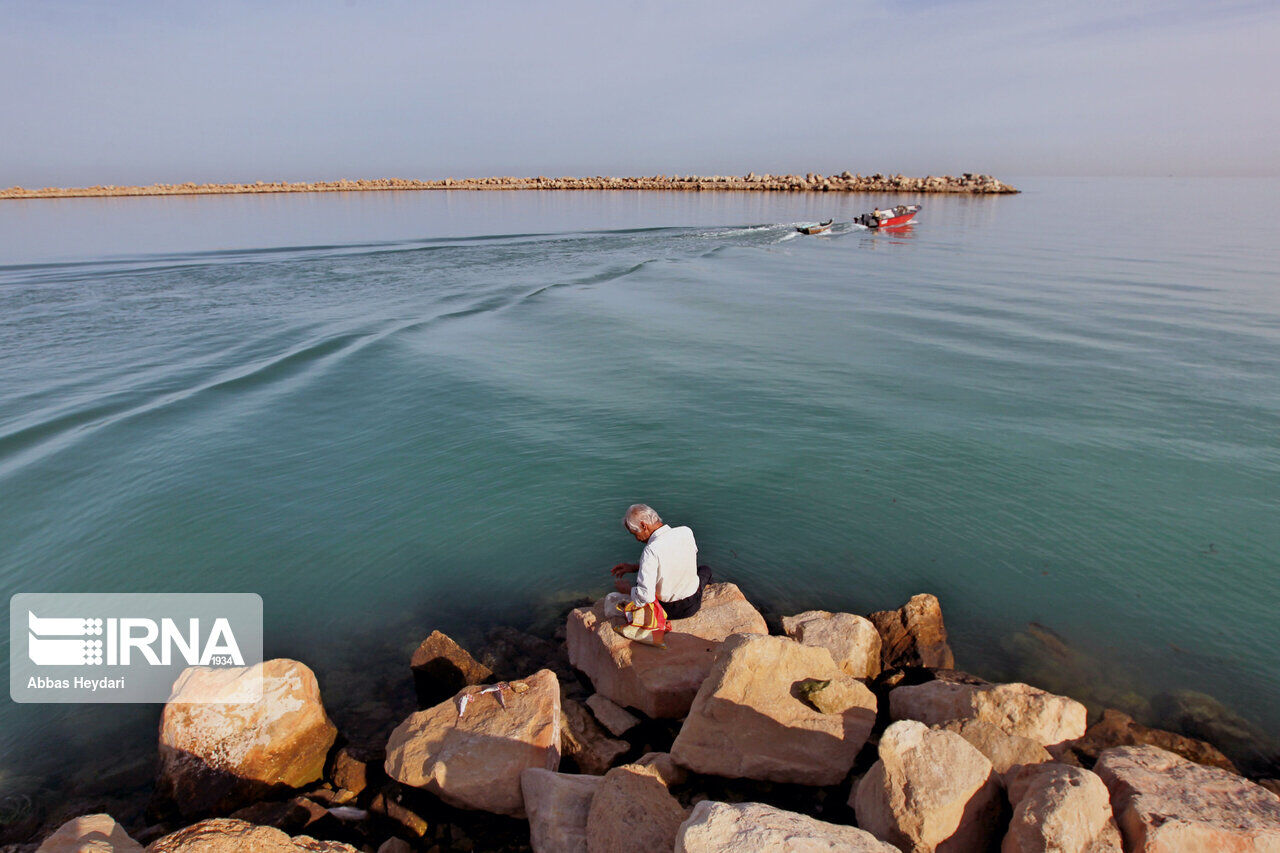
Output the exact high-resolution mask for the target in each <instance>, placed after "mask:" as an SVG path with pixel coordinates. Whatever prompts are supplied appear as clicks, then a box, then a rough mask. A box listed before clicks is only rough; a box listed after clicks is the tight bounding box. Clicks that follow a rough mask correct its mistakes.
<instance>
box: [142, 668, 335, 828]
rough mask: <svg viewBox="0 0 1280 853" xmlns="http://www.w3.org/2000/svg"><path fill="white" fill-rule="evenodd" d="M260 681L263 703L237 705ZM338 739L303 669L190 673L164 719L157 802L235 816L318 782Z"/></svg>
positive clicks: (184, 811)
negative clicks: (238, 810)
mask: <svg viewBox="0 0 1280 853" xmlns="http://www.w3.org/2000/svg"><path fill="white" fill-rule="evenodd" d="M259 677H260V678H261V680H262V682H261V683H262V695H261V698H260V699H259V700H258V701H256V702H244V701H238V702H237V701H236V700H237V699H239V700H243V698H244V697H245V695H246V685H247V684H249V683H251V682H254V681H256V680H257V679H258V678H259ZM193 700H199V701H193ZM217 703H220V704H217ZM337 733H338V730H337V728H336V727H335V726H334V725H333V723H332V722H330V720H329V717H328V715H327V714H326V713H325V710H324V703H323V702H321V700H320V686H319V684H318V683H317V682H316V677H315V674H314V673H313V672H312V671H311V670H310V669H309V668H308V667H307V666H306V665H305V664H302V663H299V662H298V661H295V660H288V659H287V658H276V659H274V660H269V661H265V662H263V663H260V664H257V665H255V666H252V667H243V668H235V669H200V668H195V667H193V668H191V669H188V670H186V671H184V672H183V674H182V675H181V676H180V677H179V678H178V681H177V683H176V684H175V685H174V689H173V697H172V698H171V699H170V700H169V702H168V703H167V704H166V705H165V706H164V711H163V712H162V713H161V716H160V769H159V775H158V778H157V780H156V795H157V797H159V798H160V800H161V801H162V802H163V801H167V802H169V803H172V804H173V805H175V806H176V808H177V810H178V811H179V813H181V814H182V815H184V816H192V815H201V814H225V813H227V812H230V811H234V810H235V809H236V808H239V807H240V806H242V805H245V804H247V803H250V802H254V801H256V800H259V799H263V798H264V797H266V796H268V795H269V794H271V793H273V792H276V791H280V790H284V789H290V788H300V787H302V786H304V785H308V784H310V783H312V782H314V781H316V780H317V779H319V778H320V777H321V775H322V773H323V771H324V765H325V759H326V757H327V756H328V754H329V748H330V747H332V746H333V741H334V738H335V737H337Z"/></svg>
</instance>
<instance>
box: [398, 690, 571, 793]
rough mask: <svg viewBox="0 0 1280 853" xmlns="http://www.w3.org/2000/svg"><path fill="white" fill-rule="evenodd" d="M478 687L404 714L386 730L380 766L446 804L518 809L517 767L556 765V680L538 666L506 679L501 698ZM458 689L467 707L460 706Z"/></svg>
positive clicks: (558, 696) (558, 762) (558, 740)
mask: <svg viewBox="0 0 1280 853" xmlns="http://www.w3.org/2000/svg"><path fill="white" fill-rule="evenodd" d="M484 689H486V688H483V687H480V686H471V687H466V688H464V689H463V690H462V691H461V692H460V693H459V694H458V695H457V696H455V697H454V698H453V699H450V700H448V701H446V702H441V703H440V704H439V705H436V706H435V707H433V708H428V709H427V710H425V711H418V712H417V713H414V714H410V715H409V717H408V718H407V719H405V721H404V722H403V723H401V724H400V725H399V726H397V727H396V730H395V731H394V732H392V733H391V738H390V739H389V740H388V741H387V759H386V763H385V765H384V766H385V767H386V771H387V775H388V776H390V777H391V778H392V779H395V780H396V781H397V782H401V783H403V784H405V785H409V786H411V787H414V788H423V789H425V790H428V791H431V792H432V793H434V794H436V795H437V796H438V797H440V799H442V800H444V801H445V802H446V803H449V804H450V805H453V806H457V807H459V808H464V809H476V810H480V811H487V812H494V813H496V814H505V815H511V816H513V817H524V796H523V795H522V794H521V791H520V774H521V773H522V772H524V770H526V769H527V768H529V767H541V768H544V769H546V770H555V769H556V768H557V767H559V766H560V720H561V716H560V685H559V682H558V680H557V679H556V675H555V673H554V672H552V671H551V670H549V669H544V670H540V671H538V672H537V673H535V674H534V675H532V676H530V677H529V678H526V679H523V680H522V681H517V682H511V687H510V689H505V690H503V691H502V693H501V700H500V699H499V694H497V693H483V694H482V693H481V692H480V691H481V690H484ZM517 691H522V692H517ZM463 697H467V701H466V703H465V705H466V710H465V711H464V712H462V713H459V711H460V709H461V708H462V705H463V704H464V703H463V701H462V699H463ZM504 702H505V707H504V704H503V703H504Z"/></svg>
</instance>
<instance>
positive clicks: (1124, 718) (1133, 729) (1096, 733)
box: [1064, 708, 1239, 773]
mask: <svg viewBox="0 0 1280 853" xmlns="http://www.w3.org/2000/svg"><path fill="white" fill-rule="evenodd" d="M1143 745H1149V746H1158V747H1160V748H1161V749H1167V750H1168V751H1169V752H1173V753H1176V754H1178V755H1181V756H1182V757H1183V758H1185V759H1187V760H1189V761H1194V762H1195V763H1197V764H1206V765H1208V766H1210V767H1220V768H1222V769H1223V770H1227V771H1229V772H1231V773H1238V772H1239V771H1238V770H1236V766H1235V765H1234V764H1232V763H1231V759H1229V758H1227V757H1226V756H1225V755H1223V754H1222V752H1221V751H1220V750H1219V749H1218V748H1217V747H1216V746H1214V745H1213V744H1211V743H1206V742H1205V741H1202V740H1196V739H1195V738H1190V737H1187V736H1186V735H1180V734H1177V733H1176V732H1168V731H1164V730H1163V729H1153V728H1150V727H1148V726H1144V725H1142V724H1141V723H1139V722H1137V721H1136V720H1134V719H1133V717H1130V716H1129V715H1128V714H1126V713H1124V712H1123V711H1117V710H1115V709H1114V708H1108V709H1106V710H1105V711H1103V712H1102V719H1100V720H1099V721H1098V722H1096V723H1094V724H1093V725H1091V726H1089V729H1088V731H1086V732H1085V733H1084V737H1082V738H1080V739H1079V740H1073V741H1071V742H1070V743H1067V744H1064V747H1065V748H1068V749H1070V751H1071V752H1072V753H1074V754H1075V755H1076V756H1077V757H1078V758H1080V759H1082V760H1084V761H1087V762H1089V764H1092V763H1093V762H1095V761H1097V760H1098V756H1099V755H1101V754H1102V753H1103V751H1104V750H1107V749H1110V748H1111V747H1113V746H1143ZM1086 766H1088V765H1086Z"/></svg>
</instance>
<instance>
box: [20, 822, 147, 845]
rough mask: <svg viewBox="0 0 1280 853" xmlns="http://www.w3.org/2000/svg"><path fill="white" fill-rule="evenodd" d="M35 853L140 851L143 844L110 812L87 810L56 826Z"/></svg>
mask: <svg viewBox="0 0 1280 853" xmlns="http://www.w3.org/2000/svg"><path fill="white" fill-rule="evenodd" d="M36 853H142V845H141V844H139V843H138V842H136V841H134V840H133V839H132V838H130V837H129V833H127V832H125V831H124V827H122V826H121V825H120V824H118V823H116V821H115V818H113V817H111V815H109V814H89V815H84V816H82V817H76V818H72V819H71V820H69V821H67V822H66V823H64V824H63V825H62V826H60V827H58V828H57V830H56V831H54V833H53V834H52V835H50V836H49V837H48V838H46V839H45V840H44V843H43V844H41V845H40V847H39V848H37V850H36Z"/></svg>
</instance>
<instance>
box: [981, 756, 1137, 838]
mask: <svg viewBox="0 0 1280 853" xmlns="http://www.w3.org/2000/svg"><path fill="white" fill-rule="evenodd" d="M1009 802H1010V803H1011V804H1012V805H1013V807H1014V809H1013V820H1012V822H1011V823H1010V824H1009V831H1008V832H1007V833H1006V834H1005V837H1004V843H1003V844H1002V845H1001V847H1000V851H1001V853H1121V844H1120V830H1119V828H1117V826H1116V822H1115V820H1113V819H1112V817H1111V802H1110V799H1109V795H1108V793H1107V786H1106V785H1104V784H1102V780H1101V779H1099V778H1098V777H1097V776H1096V775H1095V774H1093V773H1090V772H1089V771H1088V770H1082V769H1081V768H1079V767H1068V766H1067V765H1065V764H1043V765H1039V766H1037V767H1034V768H1028V769H1027V770H1026V771H1025V772H1024V773H1023V774H1022V775H1020V776H1019V778H1018V783H1017V785H1015V786H1013V787H1011V788H1010V789H1009Z"/></svg>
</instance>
